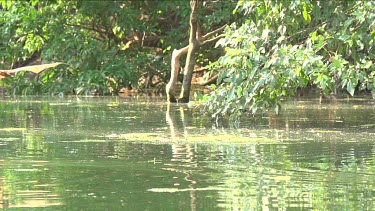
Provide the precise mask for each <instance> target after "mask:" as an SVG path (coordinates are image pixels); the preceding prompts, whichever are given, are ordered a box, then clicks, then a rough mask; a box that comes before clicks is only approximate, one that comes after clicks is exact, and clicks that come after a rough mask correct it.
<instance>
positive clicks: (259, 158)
mask: <svg viewBox="0 0 375 211" xmlns="http://www.w3.org/2000/svg"><path fill="white" fill-rule="evenodd" d="M374 106H375V104H374V102H373V101H371V100H338V101H337V102H335V103H334V104H319V102H318V101H317V100H316V101H314V100H312V101H311V100H309V101H294V102H290V103H287V104H286V105H285V107H284V108H285V110H284V111H283V112H282V113H281V115H274V114H264V115H257V116H255V117H249V118H244V119H242V120H241V125H240V127H239V128H230V127H227V126H225V125H216V124H215V122H212V121H211V120H210V119H209V118H205V117H202V115H201V113H200V112H199V111H197V110H194V109H189V108H188V107H186V106H181V105H168V104H165V103H164V100H163V99H153V98H152V99H151V98H143V99H135V98H130V99H129V98H128V99H122V98H81V99H76V98H64V99H54V98H16V99H9V100H8V99H4V98H3V99H2V100H0V156H1V157H0V206H2V207H8V208H13V207H14V208H16V207H17V208H19V209H25V210H29V209H30V208H35V209H38V208H39V209H40V208H45V209H51V210H170V209H173V210H213V209H215V210H217V209H219V210H221V209H223V210H277V209H280V210H287V209H288V210H289V209H291V208H295V209H301V210H309V209H311V210H373V209H374V197H375V195H374V186H375V177H374V173H375V172H374V162H375V160H374V155H375V153H374V143H373V140H374V139H373V137H374V135H375V132H374V131H375V130H374V129H375V112H374V111H375V108H374Z"/></svg>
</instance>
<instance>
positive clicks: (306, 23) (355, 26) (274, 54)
mask: <svg viewBox="0 0 375 211" xmlns="http://www.w3.org/2000/svg"><path fill="white" fill-rule="evenodd" d="M234 12H235V13H241V14H243V15H244V22H243V23H242V24H240V25H237V24H232V25H231V26H230V27H228V28H227V29H226V32H225V37H224V38H222V39H221V40H219V41H218V43H217V46H220V47H223V48H225V52H226V54H225V55H224V56H222V57H221V58H220V59H219V60H218V62H217V63H215V64H214V65H213V66H212V68H213V69H221V70H222V71H221V74H220V77H219V81H218V82H219V84H220V85H219V86H218V87H217V88H216V89H215V91H214V92H213V93H212V94H211V95H210V96H209V100H208V108H209V109H210V110H211V111H213V115H214V116H217V115H223V114H234V115H238V114H241V113H242V112H243V111H250V112H251V113H255V112H257V111H258V110H259V109H260V110H269V109H272V108H274V109H276V111H278V110H279V109H280V105H281V100H282V98H283V97H286V96H290V95H294V94H295V93H296V91H297V89H298V88H301V87H307V86H314V87H317V88H319V89H320V90H321V91H322V93H324V94H336V93H337V92H338V91H340V90H342V89H345V90H346V91H347V92H348V93H350V95H354V93H355V91H356V89H357V90H369V91H372V93H374V90H375V83H374V72H375V71H374V70H375V66H374V64H373V62H374V61H375V47H374V46H375V45H374V37H375V3H374V2H373V1H335V0H334V1H290V0H276V1H246V0H240V1H239V2H238V5H237V8H236V9H235V11H234Z"/></svg>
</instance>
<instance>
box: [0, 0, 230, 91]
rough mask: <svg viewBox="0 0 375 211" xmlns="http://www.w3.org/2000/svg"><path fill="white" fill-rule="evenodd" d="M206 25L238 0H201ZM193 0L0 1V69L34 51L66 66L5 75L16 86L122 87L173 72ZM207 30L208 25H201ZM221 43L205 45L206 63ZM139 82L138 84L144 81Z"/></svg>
mask: <svg viewBox="0 0 375 211" xmlns="http://www.w3.org/2000/svg"><path fill="white" fill-rule="evenodd" d="M201 4H202V5H201V7H200V8H201V11H200V13H201V14H202V16H201V17H202V19H201V25H202V28H206V29H207V30H211V29H214V28H217V27H218V26H221V25H223V23H227V22H228V21H229V20H230V19H231V16H228V15H225V14H230V12H231V11H232V10H233V8H234V6H235V4H236V2H235V1H220V2H216V3H215V2H210V1H204V2H201ZM189 15H190V5H189V2H188V1H157V2H151V1H61V0H57V1H42V0H33V1H6V0H1V1H0V40H1V42H0V51H1V52H2V54H1V57H2V58H1V59H2V63H1V66H0V67H1V69H10V68H15V67H18V66H24V65H29V63H30V62H31V61H32V60H33V59H34V57H37V58H39V59H40V60H42V61H43V62H45V63H49V62H56V61H58V62H64V63H67V64H69V65H68V67H64V68H55V69H53V70H49V71H47V72H43V73H42V74H41V75H39V76H38V77H37V78H36V79H37V81H33V82H32V83H29V81H30V80H27V79H25V78H24V75H23V74H17V76H15V77H14V78H9V79H7V80H6V81H5V82H6V84H7V85H9V86H10V87H12V88H13V93H17V94H26V93H27V94H40V93H48V94H71V93H78V94H94V93H95V94H100V95H108V94H117V93H118V92H119V91H120V90H121V88H123V87H129V86H131V87H138V86H139V85H142V84H140V83H139V82H140V81H142V80H145V79H146V78H152V77H156V78H157V79H158V80H159V81H160V82H166V81H167V80H168V79H169V69H170V65H169V61H170V54H171V51H172V50H173V49H174V48H181V47H183V46H185V45H187V43H188V39H187V38H188V29H189ZM203 33H205V32H203ZM217 52H218V51H202V52H201V53H200V56H199V58H198V59H199V63H201V64H202V65H204V64H207V63H208V61H209V60H210V58H214V57H218V53H217ZM139 88H141V87H139Z"/></svg>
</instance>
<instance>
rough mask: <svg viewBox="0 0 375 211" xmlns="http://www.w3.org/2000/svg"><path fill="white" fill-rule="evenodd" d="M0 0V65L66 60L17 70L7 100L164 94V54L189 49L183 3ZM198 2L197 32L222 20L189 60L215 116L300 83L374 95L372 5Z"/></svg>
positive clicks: (267, 103)
mask: <svg viewBox="0 0 375 211" xmlns="http://www.w3.org/2000/svg"><path fill="white" fill-rule="evenodd" d="M0 2H1V3H0V38H1V43H0V52H1V53H2V54H1V59H2V62H1V66H0V69H12V68H16V67H21V66H25V65H29V64H31V63H32V62H34V61H36V60H40V61H43V62H46V63H48V62H53V61H58V62H65V63H66V64H67V65H64V66H60V67H59V68H55V69H52V70H49V71H45V72H43V73H41V74H40V75H38V76H37V77H36V78H35V77H34V78H33V79H30V78H31V76H30V75H28V74H27V73H25V72H22V73H19V74H16V75H15V76H14V77H7V78H5V79H4V80H2V83H4V84H6V85H8V86H10V87H12V90H13V93H15V94H40V93H48V94H53V95H56V94H73V93H75V94H100V95H108V94H117V93H118V92H119V91H120V90H121V89H122V88H124V87H126V88H134V87H135V88H138V89H142V88H148V87H158V88H163V87H164V86H165V84H166V83H167V82H168V80H169V77H170V61H171V54H172V51H173V49H179V48H182V47H184V46H186V45H188V38H189V14H190V6H189V1H146V0H145V1H63V0H55V1H39V0H31V1H7V0H2V1H0ZM199 4H200V7H199V11H198V17H199V24H200V26H202V27H201V28H202V29H203V30H205V31H204V32H203V34H204V33H207V32H209V31H212V30H214V29H216V28H218V27H220V26H222V25H224V24H228V27H227V28H226V30H225V32H224V35H225V37H224V38H222V39H221V40H219V41H218V42H217V44H216V46H214V45H212V46H205V47H204V48H201V49H200V50H199V51H198V52H197V53H196V57H195V62H196V64H198V66H200V67H203V66H206V65H208V66H209V68H210V69H211V72H212V75H214V74H216V73H218V74H219V76H218V80H217V85H216V86H211V88H212V90H213V92H212V93H211V94H209V95H204V96H202V95H196V97H197V100H202V101H205V102H206V103H207V105H208V108H209V109H210V110H211V111H213V113H214V115H217V114H227V113H230V114H240V113H241V112H242V111H251V112H256V111H257V110H259V109H264V110H267V109H271V108H276V109H278V108H279V105H280V100H281V99H282V97H285V96H290V95H294V94H296V92H297V90H298V89H299V88H304V87H314V88H317V89H320V90H321V92H322V93H323V94H331V93H332V94H336V93H337V92H339V91H341V90H345V91H346V92H348V93H349V94H350V95H354V93H355V91H361V90H366V91H371V92H372V93H373V95H374V90H375V83H374V75H375V71H374V70H375V67H374V60H375V47H374V46H375V45H374V38H375V2H374V1H338V0H332V1H291V0H273V1H249V0H237V1H228V0H226V1H219V0H218V1H199ZM214 47H216V48H214ZM182 62H183V61H182ZM212 75H211V76H212Z"/></svg>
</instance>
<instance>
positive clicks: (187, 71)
mask: <svg viewBox="0 0 375 211" xmlns="http://www.w3.org/2000/svg"><path fill="white" fill-rule="evenodd" d="M190 6H191V13H190V35H189V45H188V46H186V47H184V48H182V49H179V50H176V49H175V50H173V53H172V61H171V79H170V80H169V83H168V84H167V86H166V92H167V98H168V102H177V99H176V98H175V86H176V83H177V77H178V73H179V70H180V57H181V56H182V55H183V54H185V53H187V57H186V64H185V68H184V79H183V82H182V89H181V93H180V99H179V100H178V102H181V103H187V102H189V95H190V89H191V80H192V77H193V71H194V65H195V52H197V50H198V49H199V47H200V46H202V45H205V44H207V43H210V42H214V41H217V40H218V39H219V38H220V37H221V36H216V37H214V38H212V39H209V38H211V37H212V36H214V35H215V34H216V33H218V32H220V31H222V30H224V28H225V26H226V25H224V26H222V27H220V28H218V29H216V30H214V31H212V32H209V33H207V34H206V35H204V36H201V34H200V29H199V23H198V14H197V9H198V0H190ZM208 39H209V40H208Z"/></svg>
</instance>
